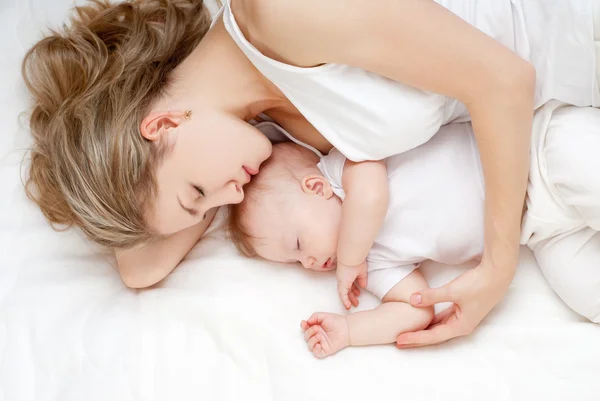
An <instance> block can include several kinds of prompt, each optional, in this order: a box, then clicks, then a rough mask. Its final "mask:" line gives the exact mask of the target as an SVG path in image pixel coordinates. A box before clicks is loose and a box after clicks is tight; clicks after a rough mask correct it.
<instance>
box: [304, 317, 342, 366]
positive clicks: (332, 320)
mask: <svg viewBox="0 0 600 401" xmlns="http://www.w3.org/2000/svg"><path fill="white" fill-rule="evenodd" d="M300 327H302V330H304V339H305V340H306V343H307V344H308V349H309V350H310V352H312V353H313V355H314V356H315V357H317V358H325V357H328V356H330V355H333V354H335V353H336V352H338V351H339V350H341V349H344V348H346V347H348V346H349V345H350V330H349V329H348V321H347V320H346V317H345V316H342V315H336V314H335V313H313V315H312V316H311V317H310V318H309V319H308V320H303V321H302V322H301V323H300Z"/></svg>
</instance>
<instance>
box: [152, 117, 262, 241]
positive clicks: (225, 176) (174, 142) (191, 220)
mask: <svg viewBox="0 0 600 401" xmlns="http://www.w3.org/2000/svg"><path fill="white" fill-rule="evenodd" d="M167 140H168V143H169V144H170V149H169V150H168V151H167V152H166V153H165V155H164V156H163V158H162V160H161V161H160V162H159V165H158V166H157V169H156V183H157V194H156V199H155V200H154V203H152V207H151V208H149V210H148V212H147V213H148V216H147V219H148V222H149V224H150V226H151V227H152V228H153V229H154V230H156V231H157V232H158V233H160V234H163V235H168V234H172V233H175V232H177V231H181V230H183V229H185V228H188V227H191V226H193V225H195V224H197V223H199V222H201V221H202V219H203V218H204V215H205V213H206V212H207V211H208V210H209V209H212V208H214V207H218V206H222V205H228V204H233V203H240V202H241V201H242V200H243V199H244V190H243V186H244V185H245V184H247V183H248V182H249V181H250V179H251V178H252V175H254V174H256V173H258V170H259V168H260V165H261V163H262V162H264V161H265V160H266V159H267V158H268V157H269V156H270V155H271V150H272V147H271V143H270V142H269V140H268V139H267V138H266V137H265V136H264V135H263V134H262V133H261V132H260V131H258V130H257V129H256V128H254V127H252V126H251V125H249V124H248V123H246V122H244V121H241V120H239V119H237V118H235V117H231V116H226V115H223V114H212V115H208V114H205V115H193V116H192V118H191V119H190V120H187V121H185V122H183V123H181V124H179V126H177V127H176V128H175V129H170V130H168V138H167Z"/></svg>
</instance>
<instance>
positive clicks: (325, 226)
mask: <svg viewBox="0 0 600 401" xmlns="http://www.w3.org/2000/svg"><path fill="white" fill-rule="evenodd" d="M318 162H319V158H318V156H317V155H315V154H314V153H313V152H311V151H310V150H308V149H306V148H304V147H302V146H300V145H296V144H294V143H290V142H286V143H281V144H278V145H275V146H274V147H273V154H272V155H271V157H270V158H269V159H268V160H267V161H266V162H265V163H263V165H262V166H261V170H260V173H259V174H258V175H257V176H256V177H255V178H254V179H253V180H252V182H250V183H249V184H247V185H246V187H245V188H244V190H245V193H246V196H245V198H244V201H243V202H242V203H241V204H239V205H233V206H232V207H231V210H230V216H229V232H230V235H231V239H232V240H233V242H234V243H235V244H236V246H237V247H238V249H239V250H240V251H241V252H242V253H243V254H245V255H246V256H250V257H257V256H258V257H261V258H264V259H267V260H272V261H275V262H286V263H295V262H300V263H301V264H302V265H303V266H304V267H305V268H307V269H311V270H316V271H327V270H332V269H334V268H335V261H336V251H337V243H338V229H339V226H340V221H341V215H342V206H341V205H342V204H341V201H340V199H339V198H338V197H337V196H336V195H335V194H334V193H333V191H332V188H331V185H330V184H329V182H328V181H327V180H326V179H325V177H323V175H322V174H321V172H320V171H319V169H318V168H317V163H318Z"/></svg>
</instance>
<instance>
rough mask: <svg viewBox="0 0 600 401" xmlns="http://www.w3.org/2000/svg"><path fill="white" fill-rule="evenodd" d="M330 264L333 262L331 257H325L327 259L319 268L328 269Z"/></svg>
mask: <svg viewBox="0 0 600 401" xmlns="http://www.w3.org/2000/svg"><path fill="white" fill-rule="evenodd" d="M332 264H333V259H331V258H329V259H327V261H326V262H325V263H323V266H321V268H323V269H329V268H330V267H331V265H332Z"/></svg>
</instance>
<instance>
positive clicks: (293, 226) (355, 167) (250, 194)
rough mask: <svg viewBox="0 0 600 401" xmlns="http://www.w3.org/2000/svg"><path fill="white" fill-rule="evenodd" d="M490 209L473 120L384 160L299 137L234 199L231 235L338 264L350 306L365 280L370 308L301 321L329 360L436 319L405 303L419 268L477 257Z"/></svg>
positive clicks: (279, 257) (278, 256)
mask: <svg viewBox="0 0 600 401" xmlns="http://www.w3.org/2000/svg"><path fill="white" fill-rule="evenodd" d="M483 216H484V187H483V175H482V172H481V166H480V162H479V154H478V151H477V146H476V144H475V139H474V136H473V132H472V130H471V125H470V124H468V123H467V124H451V125H447V126H445V127H443V128H442V129H441V130H440V131H439V132H438V133H437V134H436V135H435V136H434V137H433V138H432V139H431V140H430V141H429V142H427V143H426V144H424V145H422V146H420V147H418V148H415V149H413V150H411V151H410V152H407V153H404V154H401V155H397V156H393V157H390V158H388V159H386V160H385V161H379V162H370V161H367V162H360V163H354V162H351V161H349V160H346V158H345V157H344V156H343V155H342V154H341V153H339V152H338V151H337V150H336V149H333V150H332V151H331V152H330V153H329V154H328V155H326V156H324V157H322V158H321V159H320V160H319V157H318V156H317V155H316V154H315V153H313V152H312V151H310V150H308V149H306V148H304V147H302V146H300V145H297V144H293V143H282V144H278V145H275V146H274V148H273V155H272V156H271V158H269V160H268V161H267V162H265V164H264V165H263V166H262V168H261V172H260V174H258V175H257V176H256V177H255V178H254V180H253V181H252V182H251V183H250V184H248V186H247V187H246V196H245V200H244V202H243V203H241V204H240V205H236V206H234V207H233V208H232V210H231V215H230V233H231V236H232V239H233V241H234V242H235V243H236V245H237V247H238V248H239V249H240V250H241V251H242V252H243V253H244V254H246V255H248V256H253V257H255V256H258V257H261V258H264V259H267V260H271V261H276V262H289V263H296V262H300V263H301V264H302V265H303V266H304V267H305V268H307V269H311V270H316V271H329V270H332V269H335V268H336V267H337V269H338V271H337V279H338V293H339V295H340V298H341V300H342V302H343V303H344V305H345V307H346V309H349V308H350V306H351V304H352V305H354V306H357V305H358V300H357V296H358V295H359V293H360V290H359V288H358V287H364V288H366V289H367V290H368V291H370V292H371V293H373V294H374V295H375V296H377V297H378V298H379V299H381V301H382V304H381V305H380V306H379V307H377V308H375V309H374V310H370V311H364V312H358V313H353V314H349V315H347V316H343V315H338V314H333V313H315V314H313V315H312V316H311V317H310V318H309V319H308V320H307V321H302V323H301V326H302V329H303V330H304V337H305V339H306V341H307V343H308V347H309V349H310V350H311V351H312V353H313V354H314V355H315V356H316V357H326V356H329V355H332V354H334V353H336V352H338V351H339V350H341V349H343V348H345V347H348V346H351V345H352V346H359V345H370V344H385V343H394V342H395V340H396V337H397V336H398V335H399V334H401V333H404V332H408V331H417V330H421V329H424V328H426V327H427V326H429V324H430V323H431V321H432V319H433V309H432V308H430V309H427V308H414V307H412V306H411V305H410V302H409V297H410V295H411V294H412V293H413V292H415V291H419V290H422V289H423V288H425V287H427V286H428V284H427V282H426V280H425V279H424V277H423V276H422V274H421V273H420V272H419V271H418V270H415V269H416V268H417V267H418V266H419V263H420V262H423V261H425V260H434V261H438V262H441V263H445V264H460V263H464V262H466V261H468V260H470V259H474V258H477V257H478V256H479V255H480V254H481V253H482V252H483ZM367 270H368V278H367ZM355 280H356V284H358V286H356V284H355Z"/></svg>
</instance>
